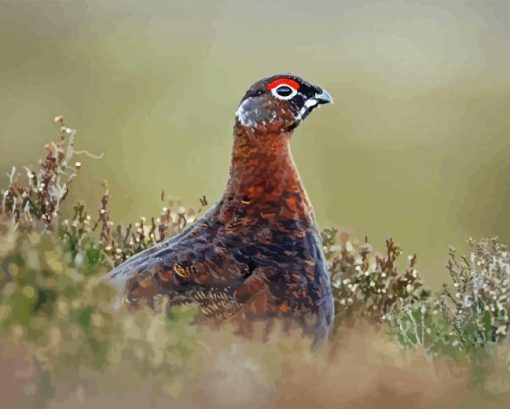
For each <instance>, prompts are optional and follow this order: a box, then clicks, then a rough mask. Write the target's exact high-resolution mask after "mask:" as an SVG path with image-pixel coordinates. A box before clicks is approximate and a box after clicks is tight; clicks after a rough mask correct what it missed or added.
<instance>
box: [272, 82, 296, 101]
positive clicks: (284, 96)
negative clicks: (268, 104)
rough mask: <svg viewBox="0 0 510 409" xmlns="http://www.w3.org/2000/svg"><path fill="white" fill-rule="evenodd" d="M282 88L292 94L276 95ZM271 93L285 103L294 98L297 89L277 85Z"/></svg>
mask: <svg viewBox="0 0 510 409" xmlns="http://www.w3.org/2000/svg"><path fill="white" fill-rule="evenodd" d="M282 88H288V89H290V90H291V91H292V92H291V93H290V94H289V95H280V94H279V93H278V90H279V89H282ZM271 93H272V94H273V95H274V96H275V97H276V98H278V99H283V100H285V101H287V100H289V99H291V98H294V97H295V96H296V94H297V89H295V88H292V87H291V86H290V85H287V84H280V85H278V86H277V87H274V88H273V89H272V90H271Z"/></svg>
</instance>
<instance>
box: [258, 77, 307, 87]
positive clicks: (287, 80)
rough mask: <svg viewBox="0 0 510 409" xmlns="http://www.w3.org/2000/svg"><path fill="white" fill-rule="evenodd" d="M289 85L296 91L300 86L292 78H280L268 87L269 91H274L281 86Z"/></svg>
mask: <svg viewBox="0 0 510 409" xmlns="http://www.w3.org/2000/svg"><path fill="white" fill-rule="evenodd" d="M282 84H283V85H288V86H289V87H291V88H294V89H295V90H298V89H299V84H298V83H297V82H296V81H294V80H293V79H290V78H278V79H277V80H274V81H273V82H271V83H269V84H268V86H267V87H266V88H267V89H268V90H272V89H273V88H276V87H277V86H279V85H282Z"/></svg>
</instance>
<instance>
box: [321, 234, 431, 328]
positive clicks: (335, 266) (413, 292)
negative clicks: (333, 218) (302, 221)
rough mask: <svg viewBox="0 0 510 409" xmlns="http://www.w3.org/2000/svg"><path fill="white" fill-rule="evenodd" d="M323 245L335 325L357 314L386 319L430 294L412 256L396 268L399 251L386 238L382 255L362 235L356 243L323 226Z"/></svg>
mask: <svg viewBox="0 0 510 409" xmlns="http://www.w3.org/2000/svg"><path fill="white" fill-rule="evenodd" d="M337 236H338V237H337ZM323 244H324V250H325V255H326V257H327V258H328V260H329V262H330V273H331V284H332V287H333V294H334V299H335V303H336V305H335V307H336V311H337V313H336V318H335V319H336V323H337V325H343V324H345V323H346V321H347V322H348V321H349V320H351V321H352V320H353V319H355V318H360V317H361V318H364V319H367V320H370V321H372V322H375V323H382V322H384V321H389V320H391V317H392V315H393V314H394V313H395V312H396V311H397V310H398V309H399V308H400V307H401V306H402V305H403V304H404V303H407V302H410V301H411V302H416V303H419V302H423V301H426V300H428V298H429V297H430V294H431V293H430V291H429V290H428V289H427V288H426V287H425V286H424V283H423V280H422V279H421V278H420V276H419V274H418V271H417V269H416V255H415V254H413V255H411V256H409V258H408V263H407V266H406V267H404V268H403V269H399V268H398V264H397V259H398V258H399V257H400V256H401V255H402V253H403V251H402V249H401V248H400V247H399V246H398V245H397V244H396V243H395V242H394V241H393V240H392V239H387V240H386V254H376V253H374V252H373V250H372V246H371V245H370V244H368V243H367V239H366V238H365V240H364V241H363V242H358V241H356V240H353V239H352V238H351V237H350V236H349V234H347V233H345V232H343V233H340V234H339V233H338V231H337V230H336V229H325V230H324V231H323Z"/></svg>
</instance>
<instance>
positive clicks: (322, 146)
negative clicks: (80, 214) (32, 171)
mask: <svg viewBox="0 0 510 409" xmlns="http://www.w3.org/2000/svg"><path fill="white" fill-rule="evenodd" d="M278 72H293V73H296V74H298V75H301V76H303V77H304V78H305V79H307V80H309V81H311V82H314V83H317V84H319V85H321V86H323V87H325V88H326V89H327V90H328V91H329V92H330V93H331V94H332V95H333V96H334V98H335V104H334V105H333V106H329V107H326V108H324V109H321V110H320V111H318V112H316V113H314V114H313V115H312V116H311V117H310V118H309V119H308V120H307V121H306V122H305V123H304V124H303V125H302V126H301V127H300V128H299V129H298V131H297V132H296V134H295V137H294V141H293V150H294V154H295V159H296V162H297V164H298V166H299V169H300V172H301V174H302V176H303V179H304V181H305V184H306V186H307V188H308V191H309V193H310V196H311V199H312V201H313V203H314V206H315V210H316V213H317V217H318V221H319V223H320V225H321V226H322V227H326V226H331V225H334V226H344V227H346V228H348V229H350V230H351V231H352V232H353V233H354V234H355V235H357V236H358V237H363V236H365V235H367V236H368V237H369V240H370V241H371V242H372V243H373V244H374V245H375V247H376V248H379V249H382V248H384V246H383V240H384V238H385V237H388V236H392V237H394V238H395V239H396V240H397V241H398V242H399V243H400V244H401V245H402V247H403V248H404V249H405V250H406V252H408V253H410V252H414V251H416V252H418V254H419V260H420V264H419V265H420V266H421V267H420V271H421V272H422V274H423V276H424V278H425V279H426V280H427V281H428V283H429V284H430V285H432V286H433V287H434V286H437V285H438V284H439V283H440V282H442V281H445V279H446V274H447V273H446V269H444V267H443V266H444V264H445V261H446V255H447V251H448V245H449V244H453V245H455V246H457V247H461V248H462V246H463V244H464V243H465V240H466V239H467V238H468V237H470V236H472V237H480V236H493V235H498V236H500V237H501V238H502V239H503V240H506V241H507V242H508V241H509V240H510V218H509V217H508V214H507V208H508V205H509V204H510V189H509V185H508V174H509V171H510V114H509V109H510V75H509V73H510V2H509V1H504V0H502V1H487V0H483V1H482V0H477V1H460V0H459V1H457V0H443V1H362V0H316V1H313V2H310V1H309V0H292V1H291V0H288V1H278V2H275V1H269V0H259V1H241V0H219V1H218V0H215V1H182V0H180V1H173V0H165V1H159V2H158V1H112V0H101V1H95V2H91V1H71V0H69V1H30V2H28V1H22V0H12V1H5V0H4V1H0V146H1V150H0V173H1V174H2V175H5V174H6V173H7V171H8V170H9V169H10V167H11V166H12V165H16V166H23V165H25V164H31V163H32V164H33V163H34V162H35V161H36V158H38V157H40V154H41V147H42V145H43V144H44V143H45V142H47V141H48V140H50V139H51V137H52V136H53V135H55V134H56V128H55V124H54V123H53V121H52V118H53V117H54V116H55V115H58V114H61V115H64V116H65V118H66V121H67V122H68V124H69V125H71V126H72V127H75V128H78V129H79V138H78V141H77V145H78V148H83V149H87V150H89V151H91V152H94V153H104V158H103V159H101V160H91V159H85V158H84V160H83V162H84V167H83V169H82V174H81V175H80V177H79V178H78V179H76V180H75V189H74V193H73V195H74V198H75V199H78V198H79V199H84V200H85V201H86V202H87V204H89V205H91V206H92V205H94V204H95V202H96V201H98V200H99V197H100V193H101V190H102V188H101V182H102V181H103V180H104V179H106V180H108V182H109V186H110V192H111V194H112V210H113V217H114V219H115V220H119V221H125V222H128V221H132V220H134V219H136V218H138V217H139V216H140V215H151V214H157V213H158V211H159V209H160V207H161V203H160V190H161V189H162V188H164V189H165V191H166V192H167V194H169V195H172V196H174V197H179V198H181V200H182V202H183V204H186V205H190V206H194V205H198V204H199V202H198V198H199V197H200V196H202V195H206V196H207V197H208V198H209V200H210V202H214V201H215V200H217V199H218V197H219V196H220V195H221V192H222V190H223V187H224V185H225V182H226V179H227V171H228V166H229V159H230V148H231V144H232V137H231V127H232V123H233V117H234V111H235V109H236V106H237V103H238V101H239V99H240V98H241V96H242V95H243V93H244V91H245V89H246V88H247V87H248V86H249V85H250V84H251V83H252V82H253V81H255V80H257V79H259V78H261V77H263V76H266V75H270V74H273V73H278ZM3 178H4V179H3V180H4V182H6V181H7V179H6V177H5V176H4V177H3ZM2 184H3V183H2Z"/></svg>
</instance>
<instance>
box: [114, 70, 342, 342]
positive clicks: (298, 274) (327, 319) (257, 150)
mask: <svg viewBox="0 0 510 409" xmlns="http://www.w3.org/2000/svg"><path fill="white" fill-rule="evenodd" d="M332 102H333V99H332V97H331V95H330V94H329V93H328V92H327V91H326V90H324V89H323V88H321V87H319V86H316V85H312V84H311V83H309V82H307V81H305V80H303V79H302V78H300V77H298V76H296V75H293V74H278V75H273V76H270V77H267V78H264V79H261V80H259V81H257V82H255V83H254V84H253V85H252V86H251V87H250V88H249V89H248V90H247V91H246V93H245V95H244V97H243V98H242V99H241V101H240V103H239V105H238V108H237V110H236V112H235V122H234V127H233V149H232V157H231V164H230V171H229V178H228V182H227V185H226V188H225V190H224V193H223V195H222V196H221V198H220V199H219V201H218V202H217V203H216V204H215V205H214V206H213V207H212V208H211V209H210V210H208V211H207V212H206V213H205V214H204V215H203V216H202V217H200V218H198V219H197V220H196V221H195V222H194V223H193V224H191V225H190V226H188V227H187V228H185V229H184V230H183V231H181V232H180V233H178V234H177V235H175V236H173V237H170V238H168V239H166V240H164V241H161V242H159V243H157V244H155V245H154V246H152V247H150V248H148V249H146V250H144V251H142V252H140V253H138V254H135V255H134V256H132V257H131V258H129V259H127V260H126V261H125V262H123V263H122V264H120V265H119V266H117V267H116V268H114V269H113V270H112V271H110V272H109V273H108V274H107V279H108V280H109V281H110V282H111V283H113V284H115V285H117V286H118V287H120V288H121V291H122V298H123V300H124V301H125V302H126V303H127V304H129V305H132V306H136V305H139V304H140V303H141V302H143V301H145V302H147V303H149V305H151V303H152V302H153V300H155V299H160V298H162V297H167V298H168V305H169V306H170V308H172V307H173V306H176V305H182V304H195V305H197V306H198V310H199V314H200V317H201V319H202V320H203V321H206V322H207V321H209V322H215V323H222V322H237V323H239V324H240V326H241V327H243V328H251V324H252V323H255V322H259V321H262V322H266V323H271V324H272V323H274V322H275V321H277V320H281V321H283V322H285V323H286V325H287V324H288V326H290V327H297V328H300V329H301V331H302V333H304V334H305V335H306V336H308V337H309V338H311V341H312V346H313V347H316V346H318V345H320V344H321V343H322V342H323V341H324V340H325V339H326V338H327V335H328V333H329V331H330V328H331V325H332V321H333V317H334V302H333V297H332V292H331V286H330V278H329V273H328V264H327V261H326V259H325V257H324V254H323V250H322V245H321V236H320V230H319V229H318V227H317V224H316V221H315V214H314V210H313V207H312V204H311V202H310V199H309V196H308V194H307V192H306V190H305V187H304V185H303V182H302V179H301V177H300V175H299V172H298V170H297V167H296V165H295V162H294V159H293V157H292V153H291V149H290V140H291V137H292V135H293V132H294V130H295V129H296V128H297V127H298V125H299V124H300V123H302V122H303V120H304V119H305V118H307V117H308V115H309V114H310V113H311V112H312V111H313V110H315V109H316V108H317V107H319V106H321V105H323V104H327V103H332Z"/></svg>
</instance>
